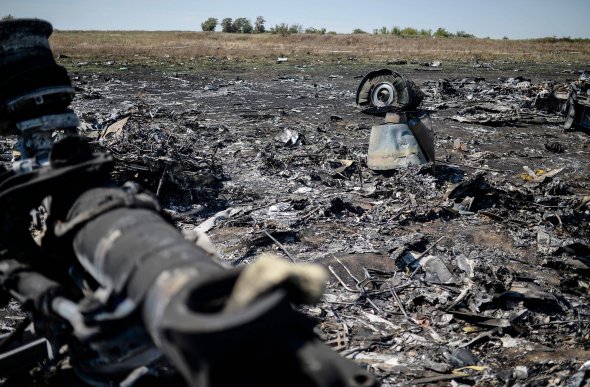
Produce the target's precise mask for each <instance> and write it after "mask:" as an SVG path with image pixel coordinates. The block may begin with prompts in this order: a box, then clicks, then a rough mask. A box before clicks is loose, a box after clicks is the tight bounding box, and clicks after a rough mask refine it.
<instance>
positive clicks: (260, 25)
mask: <svg viewBox="0 0 590 387" xmlns="http://www.w3.org/2000/svg"><path fill="white" fill-rule="evenodd" d="M264 23H266V20H264V18H263V17H262V16H258V17H257V18H256V21H255V22H254V31H256V32H257V33H260V34H261V33H263V32H265V31H266V28H265V27H264Z"/></svg>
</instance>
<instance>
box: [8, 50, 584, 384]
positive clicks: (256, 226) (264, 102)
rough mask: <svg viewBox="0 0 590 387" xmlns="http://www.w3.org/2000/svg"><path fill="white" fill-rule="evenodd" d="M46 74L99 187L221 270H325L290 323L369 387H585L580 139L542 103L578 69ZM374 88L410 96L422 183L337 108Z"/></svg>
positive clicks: (368, 123)
mask: <svg viewBox="0 0 590 387" xmlns="http://www.w3.org/2000/svg"><path fill="white" fill-rule="evenodd" d="M64 61H65V64H66V65H68V66H69V68H70V74H71V77H72V81H73V84H74V85H75V87H76V89H77V96H76V99H75V100H74V103H73V104H72V106H73V108H74V110H75V111H76V113H77V114H78V115H79V116H80V117H81V121H82V125H81V129H82V131H83V133H84V134H85V135H86V136H87V137H88V138H90V139H91V141H92V143H93V144H94V145H95V146H96V147H97V148H100V149H101V150H107V151H109V152H110V153H111V154H112V155H113V156H114V158H115V159H116V161H117V167H116V170H115V172H114V177H115V179H116V180H118V181H120V182H123V181H127V180H135V181H138V182H139V183H140V184H142V185H143V186H144V187H145V188H147V189H149V190H151V191H152V192H154V193H157V195H158V197H159V199H160V200H161V201H162V203H163V205H164V207H165V212H166V213H167V214H168V215H169V216H170V219H171V220H172V221H173V222H174V223H175V224H176V225H177V226H178V227H179V228H180V229H182V230H185V231H186V234H187V235H190V234H191V231H192V230H194V229H198V230H201V231H205V232H206V233H207V234H208V236H209V238H210V239H211V242H212V244H213V246H214V248H215V249H216V250H217V251H218V255H219V257H220V259H221V260H222V261H224V262H225V263H227V265H229V266H240V265H247V264H249V263H250V262H252V261H254V260H255V259H256V258H257V257H258V256H259V255H260V254H261V253H265V252H272V253H274V254H277V255H279V256H281V257H284V258H285V259H288V260H293V261H295V262H317V263H321V264H323V265H324V266H325V267H326V268H327V269H328V270H329V272H330V274H329V283H328V285H327V291H326V294H325V296H324V298H323V301H322V302H321V303H319V304H317V305H314V306H310V307H305V308H304V311H305V313H307V314H309V315H311V316H313V317H315V318H317V320H318V325H317V333H318V335H319V336H320V337H321V338H322V339H324V340H325V341H326V342H327V343H329V344H330V345H331V346H332V347H333V348H334V349H335V350H336V351H338V352H340V353H341V354H342V355H343V356H346V357H348V358H352V359H355V360H356V361H357V362H358V363H360V364H363V365H364V366H366V367H367V368H368V369H369V370H370V371H371V372H373V373H374V374H375V375H377V377H378V378H379V379H380V380H381V382H382V384H383V385H384V386H397V385H441V386H446V385H455V386H457V385H481V386H516V385H522V386H525V385H526V386H582V385H587V384H585V383H588V381H587V376H588V375H587V373H588V374H590V363H587V361H589V360H590V352H589V351H588V349H589V345H590V330H589V326H590V307H589V306H588V296H589V289H590V280H589V279H590V277H589V275H590V242H589V239H588V236H589V232H590V225H589V223H588V222H589V220H590V209H589V207H588V202H589V196H588V195H590V178H589V172H590V165H589V163H588V161H589V160H590V148H589V145H590V137H589V135H588V134H587V133H586V132H584V131H582V130H567V131H566V130H564V129H563V126H564V121H565V117H564V114H563V113H562V112H561V108H562V106H561V105H562V103H563V100H562V99H561V100H560V99H559V98H558V97H559V95H560V93H562V94H563V93H567V88H568V87H569V85H571V83H572V82H578V83H581V84H582V87H584V81H580V78H584V76H585V75H584V73H583V70H584V69H585V68H584V66H580V65H565V64H564V65H557V66H556V65H549V64H548V65H543V64H537V65H523V64H515V63H491V64H484V65H482V64H476V65H473V64H468V63H465V64H458V63H455V64H448V63H442V64H440V63H430V64H429V65H428V66H425V64H426V63H405V64H403V61H401V62H398V63H402V64H399V65H398V64H393V63H390V64H387V63H386V62H381V63H372V64H371V63H364V64H359V63H357V62H355V61H351V60H347V59H346V58H342V59H341V60H338V61H336V60H332V61H326V62H324V63H321V62H317V61H309V62H308V63H305V62H304V61H301V62H294V61H293V60H292V59H289V60H287V61H284V62H282V63H274V62H273V63H266V64H265V63H260V64H259V65H257V64H248V65H236V66H233V65H232V63H231V62H227V61H225V60H222V59H216V58H213V57H212V58H210V59H209V62H210V64H209V65H207V66H203V67H202V68H200V69H198V71H197V70H196V69H192V68H191V69H189V68H188V65H189V64H186V65H184V66H183V65H182V64H178V65H176V66H174V67H170V66H168V67H166V66H152V67H150V66H147V65H139V64H128V63H120V62H117V61H109V62H104V61H103V62H98V63H93V62H90V63H88V62H82V63H77V62H76V61H74V60H71V59H67V58H66V59H64ZM423 65H424V66H423ZM432 65H434V66H435V67H433V66H432ZM380 68H390V69H393V70H395V71H397V72H399V73H401V74H402V75H403V76H404V77H405V78H406V79H410V80H412V81H414V82H415V83H416V85H418V86H419V87H420V89H421V90H422V91H423V92H424V94H425V98H424V101H423V102H422V104H421V106H420V108H421V109H423V110H426V111H428V112H429V114H430V118H431V120H432V122H433V129H434V132H435V149H436V159H437V162H436V165H435V174H434V175H432V174H431V168H430V166H427V167H422V168H420V167H412V168H408V169H400V170H396V171H390V172H387V173H377V172H374V171H371V170H370V169H368V168H367V164H366V156H367V149H368V139H369V133H370V131H371V127H372V125H376V124H379V123H381V122H382V120H383V118H382V117H378V116H371V115H367V114H363V113H362V112H361V111H360V110H359V109H357V108H356V107H355V103H354V101H355V93H356V89H357V87H358V84H359V82H360V80H361V79H362V77H363V75H364V74H366V73H368V72H370V71H372V70H376V69H380ZM586 90H587V88H586ZM2 146H3V153H4V155H5V156H6V157H5V159H6V158H9V157H10V149H9V144H8V143H6V144H2Z"/></svg>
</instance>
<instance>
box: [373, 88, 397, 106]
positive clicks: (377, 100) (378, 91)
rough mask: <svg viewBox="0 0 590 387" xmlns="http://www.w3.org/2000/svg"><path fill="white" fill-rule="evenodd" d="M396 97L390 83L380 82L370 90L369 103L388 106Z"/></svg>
mask: <svg viewBox="0 0 590 387" xmlns="http://www.w3.org/2000/svg"><path fill="white" fill-rule="evenodd" d="M396 97H397V94H396V93H395V90H394V89H393V86H392V85H391V83H380V84H378V85H376V86H375V87H374V88H373V91H372V92H371V103H372V104H373V106H376V107H383V106H389V105H391V104H393V103H394V102H395V101H396V99H397V98H396Z"/></svg>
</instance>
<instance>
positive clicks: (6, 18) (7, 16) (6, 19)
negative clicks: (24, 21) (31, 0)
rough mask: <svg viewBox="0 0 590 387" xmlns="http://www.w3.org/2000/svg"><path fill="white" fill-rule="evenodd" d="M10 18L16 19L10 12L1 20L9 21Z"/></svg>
mask: <svg viewBox="0 0 590 387" xmlns="http://www.w3.org/2000/svg"><path fill="white" fill-rule="evenodd" d="M9 20H14V16H12V15H11V14H8V15H6V16H3V17H2V19H1V21H9Z"/></svg>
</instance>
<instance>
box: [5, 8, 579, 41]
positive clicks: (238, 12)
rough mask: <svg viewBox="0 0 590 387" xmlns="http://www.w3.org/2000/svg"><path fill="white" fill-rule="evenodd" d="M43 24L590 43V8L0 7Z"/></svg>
mask: <svg viewBox="0 0 590 387" xmlns="http://www.w3.org/2000/svg"><path fill="white" fill-rule="evenodd" d="M6 14H12V15H13V16H15V17H37V18H40V19H45V20H48V21H50V22H51V23H52V24H53V26H54V28H57V29H62V30H71V29H82V30H90V29H92V30H113V29H116V30H193V31H200V29H201V28H200V25H201V22H202V21H204V20H205V19H207V18H208V17H215V18H218V19H222V18H225V17H231V18H233V19H235V18H238V17H246V18H249V19H251V20H252V21H253V20H254V19H255V18H256V16H263V17H264V18H265V19H266V20H267V22H266V26H267V28H268V27H271V26H273V25H275V24H279V23H287V24H294V23H297V24H301V25H303V27H304V28H307V27H315V28H326V29H327V30H328V31H336V32H339V33H348V32H351V31H352V30H353V29H355V28H361V29H363V30H365V31H367V32H372V31H373V30H374V29H376V28H380V27H382V26H386V27H387V28H391V27H393V26H399V27H402V28H403V27H414V28H418V29H422V28H424V29H432V30H435V29H436V28H438V27H443V28H446V29H447V30H449V31H451V32H456V31H460V30H462V31H466V32H469V33H471V34H474V35H476V36H479V37H486V36H489V37H492V38H501V37H504V36H507V37H509V38H512V39H518V38H538V37H545V36H558V37H563V36H570V37H572V38H574V37H582V38H590V22H589V21H590V0H414V1H409V0H405V1H398V0H365V1H359V0H354V1H353V0H315V1H312V0H292V1H289V2H281V1H280V0H250V1H238V0H209V1H198V0H192V1H191V0H166V1H156V0H102V1H100V0H0V16H3V15H6Z"/></svg>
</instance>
